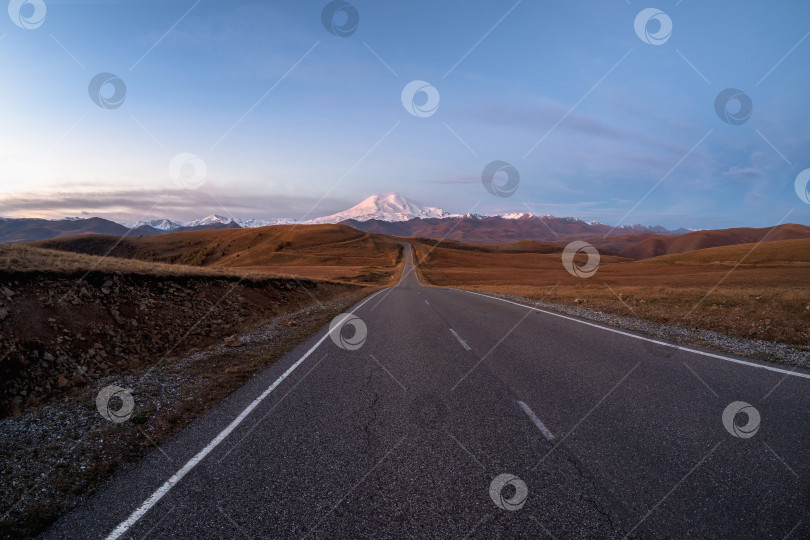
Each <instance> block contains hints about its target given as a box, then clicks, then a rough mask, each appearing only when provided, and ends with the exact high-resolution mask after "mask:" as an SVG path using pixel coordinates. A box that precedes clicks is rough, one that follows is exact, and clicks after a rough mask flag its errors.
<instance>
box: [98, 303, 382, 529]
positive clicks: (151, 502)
mask: <svg viewBox="0 0 810 540" xmlns="http://www.w3.org/2000/svg"><path fill="white" fill-rule="evenodd" d="M384 290H385V289H381V290H379V291H377V292H375V293H374V294H372V295H371V296H369V297H368V298H366V299H365V300H363V301H362V302H361V303H360V304H358V305H357V307H355V308H354V309H353V310H351V311H350V312H349V313H354V312H355V311H357V310H358V309H360V308H361V307H362V306H363V304H365V303H366V302H368V301H369V300H371V299H372V298H374V297H375V296H377V295H378V294H380V293H381V292H382V291H384ZM328 337H329V332H328V331H327V332H326V334H324V335H323V336H322V337H321V339H319V340H318V342H317V343H315V345H313V346H312V347H311V348H310V349H309V350H308V351H307V352H306V353H305V354H304V355H303V356H302V357H301V358H299V359H298V360H297V361H296V362H295V363H294V364H293V365H292V366H290V367H289V369H287V371H285V372H284V373H283V374H282V375H281V376H280V377H279V378H278V379H276V380H275V381H274V382H273V384H271V385H270V386H269V387H267V389H266V390H265V391H264V392H262V393H261V395H260V396H259V397H257V398H256V399H254V400H253V401H252V402H251V403H250V405H248V406H247V407H245V410H243V411H242V412H241V413H240V414H239V416H237V417H236V418H235V419H234V420H233V421H232V422H231V423H230V424H228V426H227V427H226V428H225V429H223V430H222V431H220V432H219V435H217V436H216V437H214V439H213V440H212V441H211V442H210V443H208V444H207V445H206V446H205V448H203V449H202V450H200V451H199V452H198V453H197V455H195V456H194V457H193V458H191V459H190V460H188V462H187V463H186V464H185V465H183V467H182V468H181V469H180V470H179V471H177V472H176V473H174V474H173V475H172V477H171V478H169V479H168V480H166V482H164V483H163V485H162V486H160V487H159V488H158V489H157V490H155V492H154V493H152V495H151V496H150V497H149V498H148V499H146V501H144V502H143V504H141V506H139V507H138V509H137V510H135V511H134V512H132V514H130V516H129V517H128V518H127V519H126V520H124V521H122V522H121V523H119V524H118V526H117V527H116V528H115V529H114V530H113V531H112V532H111V533H110V534H109V535H108V536H107V540H115V539H116V538H118V537H120V536H121V535H122V534H124V533H125V532H127V531H128V530H129V529H130V528H131V527H132V526H133V525H134V524H135V523H136V522H137V521H138V520H139V519H141V518H142V517H143V516H144V514H146V513H147V512H148V511H149V510H150V509H151V508H152V507H153V506H155V504H157V502H158V501H159V500H160V499H162V498H163V496H164V495H166V494H167V493H168V492H169V490H170V489H172V488H173V487H174V486H175V485H176V484H177V483H178V482H180V480H182V479H183V477H184V476H185V475H186V474H188V473H189V471H191V469H193V468H194V467H196V466H197V464H198V463H199V462H200V461H202V460H203V459H205V456H207V455H208V454H210V453H211V451H212V450H213V449H214V448H216V447H217V446H218V445H219V443H221V442H222V441H223V440H225V438H226V437H227V436H228V435H230V433H231V432H232V431H233V430H234V429H236V427H237V426H238V425H239V424H241V423H242V421H243V420H244V419H245V418H246V417H247V416H248V415H249V414H250V413H251V412H252V411H253V409H255V408H256V407H257V406H258V405H259V403H261V402H262V401H263V400H264V399H265V398H266V397H267V396H268V395H270V393H271V392H272V391H273V390H275V389H276V387H277V386H278V385H279V384H281V382H282V381H283V380H284V379H286V378H287V377H289V375H290V374H291V373H292V372H293V371H295V369H296V368H297V367H298V366H300V365H301V364H302V363H303V362H304V360H306V359H307V358H309V356H310V355H311V354H312V353H313V352H315V350H316V349H317V348H318V347H319V346H320V345H321V343H323V342H324V341H325V340H326V338H328Z"/></svg>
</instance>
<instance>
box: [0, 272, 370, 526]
mask: <svg viewBox="0 0 810 540" xmlns="http://www.w3.org/2000/svg"><path fill="white" fill-rule="evenodd" d="M80 277H81V275H80V274H79V275H62V274H57V273H49V272H25V273H3V274H0V310H2V311H0V314H4V315H3V316H2V317H0V318H1V319H2V320H0V347H2V349H0V350H2V354H1V355H0V356H2V360H0V378H1V379H0V380H1V381H2V382H0V389H1V390H2V391H1V393H0V403H1V404H2V418H0V471H2V476H3V483H2V487H0V537H3V538H12V537H13V538H20V537H28V536H31V535H35V534H37V533H38V532H40V531H42V530H44V528H45V527H47V525H48V524H50V523H52V522H53V520H55V519H56V518H58V517H59V516H60V515H62V514H63V513H65V512H67V511H68V510H69V509H70V508H72V507H74V506H75V505H76V504H78V503H79V502H80V501H81V500H83V499H84V498H85V497H87V496H89V495H90V494H92V493H93V491H94V490H95V488H96V486H98V485H99V483H100V482H102V481H103V480H105V479H106V478H109V477H110V476H111V475H112V474H114V472H115V470H116V468H117V467H118V466H120V465H122V464H125V463H127V462H133V461H135V460H137V459H138V458H140V457H141V456H143V455H144V454H145V453H146V452H147V451H148V450H149V449H150V448H151V447H152V446H156V445H158V444H159V443H160V442H161V441H163V440H165V439H167V438H168V437H170V436H172V435H173V434H175V433H177V432H178V431H180V430H181V429H182V428H183V427H185V426H186V425H187V424H188V423H189V422H190V421H191V420H193V419H194V418H196V417H198V416H199V415H200V414H202V413H203V412H205V411H206V410H208V409H209V408H210V407H211V406H213V405H214V404H216V403H218V402H219V401H220V400H221V399H222V398H224V397H225V396H227V395H228V394H230V393H231V392H232V391H233V390H235V389H236V388H238V387H239V386H241V385H242V384H244V382H245V381H246V380H247V379H248V378H250V377H251V376H253V375H254V374H256V373H257V372H258V371H260V370H261V369H263V368H265V367H267V366H268V365H270V364H271V363H272V362H273V361H274V360H275V359H277V358H278V357H279V356H281V355H282V354H284V353H285V352H287V351H289V350H291V349H292V348H293V347H294V346H295V345H296V344H298V343H300V342H301V341H302V340H304V339H305V338H306V337H307V336H309V335H311V334H312V333H313V332H315V331H316V330H317V329H318V328H319V327H320V326H322V325H323V324H326V323H328V322H329V320H331V318H332V317H334V316H335V315H337V314H338V313H340V312H341V311H343V310H344V309H346V308H347V307H348V306H351V305H352V304H354V303H355V302H357V301H358V300H359V299H361V298H362V297H364V296H366V295H367V294H369V293H370V292H373V291H374V290H376V289H375V288H365V287H360V286H355V285H347V284H337V283H329V282H323V281H311V280H305V279H304V280H298V279H295V278H251V279H244V280H242V279H240V278H238V277H234V276H224V277H219V276H153V275H140V274H127V273H116V272H108V273H93V274H91V275H89V276H88V277H87V278H86V279H84V280H83V281H82V282H81V283H79V284H78V285H77V280H78V279H79V278H80ZM108 385H117V386H120V387H122V388H125V389H127V390H128V391H129V392H130V393H131V394H132V396H133V397H134V402H135V409H134V411H133V415H132V417H131V418H130V419H129V420H128V421H126V422H123V423H114V422H111V421H109V420H105V419H104V418H103V417H102V416H101V415H100V414H99V412H98V410H97V409H96V403H95V399H96V396H97V395H98V393H99V391H100V390H101V389H102V388H104V387H106V386H108ZM116 399H117V398H116ZM111 406H112V407H113V408H115V407H117V406H120V403H118V404H116V403H112V402H111Z"/></svg>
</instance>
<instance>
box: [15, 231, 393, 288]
mask: <svg viewBox="0 0 810 540" xmlns="http://www.w3.org/2000/svg"><path fill="white" fill-rule="evenodd" d="M30 245H31V246H34V247H40V248H46V249H55V250H61V251H70V252H74V253H83V254H87V255H108V256H111V257H119V258H126V259H139V260H142V261H150V262H161V263H170V264H185V265H190V266H205V267H214V268H230V269H239V270H244V271H248V272H255V273H275V274H292V275H300V276H306V277H312V278H328V279H338V280H349V281H361V282H376V281H380V280H385V279H388V278H390V277H391V276H392V275H393V272H394V271H395V268H396V265H397V264H398V262H399V260H400V257H401V246H400V245H399V244H398V243H397V242H396V241H394V240H392V239H389V238H386V237H382V236H379V235H374V234H369V233H365V232H362V231H358V230H356V229H352V228H351V227H347V226H345V225H308V226H296V225H276V226H269V227H261V228H256V229H242V228H235V229H219V230H205V231H190V232H180V233H168V234H161V235H158V236H148V237H147V236H144V237H127V238H119V237H114V236H104V235H84V236H75V237H70V238H58V239H51V240H43V241H39V242H32V243H31V244H30Z"/></svg>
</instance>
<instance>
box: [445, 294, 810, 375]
mask: <svg viewBox="0 0 810 540" xmlns="http://www.w3.org/2000/svg"><path fill="white" fill-rule="evenodd" d="M444 288H446V289H452V290H454V291H461V292H465V293H470V294H474V295H476V296H483V297H484V298H489V299H490V300H500V301H501V302H506V303H507V304H513V305H515V306H520V307H524V308H529V309H533V310H534V311H539V312H540V313H545V314H546V315H553V316H555V317H559V318H561V319H567V320H569V321H574V322H577V323H580V324H585V325H588V326H592V327H594V328H599V329H600V330H607V331H608V332H613V333H614V334H621V335H622V336H627V337H631V338H634V339H640V340H642V341H648V342H650V343H655V344H656V345H661V346H663V347H671V348H673V349H678V350H679V351H685V352H690V353H693V354H699V355H701V356H708V357H709V358H717V359H719V360H725V361H726V362H732V363H734V364H742V365H744V366H749V367H754V368H759V369H766V370H768V371H774V372H776V373H783V374H785V375H793V376H794V377H801V378H803V379H810V374H808V373H800V372H797V371H789V370H787V369H781V368H777V367H772V366H766V365H762V364H755V363H754V362H748V361H746V360H738V359H736V358H729V357H728V356H721V355H719V354H712V353H709V352H704V351H699V350H697V349H690V348H689V347H681V346H680V345H673V344H672V343H667V342H665V341H658V340H655V339H651V338H647V337H643V336H637V335H635V334H631V333H629V332H622V331H621V330H616V329H615V328H608V327H607V326H601V325H598V324H594V323H592V322H588V321H583V320H580V319H576V318H574V317H568V316H567V315H561V314H559V313H554V312H553V311H546V310H545V309H540V308H536V307H534V306H527V305H526V304H521V303H519V302H512V301H511V300H506V299H504V298H498V297H497V296H489V295H488V294H481V293H477V292H473V291H467V290H464V289H456V288H454V287H444Z"/></svg>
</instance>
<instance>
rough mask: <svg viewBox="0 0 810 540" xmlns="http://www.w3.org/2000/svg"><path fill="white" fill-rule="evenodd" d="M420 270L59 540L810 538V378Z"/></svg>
mask: <svg viewBox="0 0 810 540" xmlns="http://www.w3.org/2000/svg"><path fill="white" fill-rule="evenodd" d="M405 259H406V269H405V271H404V272H403V277H402V279H401V280H400V282H399V284H398V285H397V286H395V287H392V288H389V289H384V290H382V291H379V292H377V293H375V294H373V295H371V296H370V297H367V298H366V299H365V300H363V301H362V302H360V303H359V304H357V305H356V306H355V307H354V308H353V310H352V317H342V318H341V319H339V320H338V322H343V323H344V324H343V326H344V328H343V331H342V333H341V332H340V328H338V329H337V330H335V331H334V332H333V335H332V336H330V334H329V328H323V329H321V330H320V331H319V332H318V333H316V334H315V335H313V336H311V337H310V338H309V339H308V340H306V341H305V342H304V343H302V344H301V345H300V346H298V347H297V348H296V349H294V350H293V351H292V352H291V353H289V354H287V355H285V356H284V357H283V358H281V359H280V360H279V361H277V362H276V363H275V364H274V365H273V366H271V367H270V368H269V369H267V370H266V371H264V372H262V373H261V374H260V375H258V376H256V377H255V378H253V379H252V380H251V381H250V382H249V383H247V384H246V385H245V386H244V387H242V388H241V389H240V390H238V391H237V392H235V393H234V394H232V395H231V396H230V397H228V398H227V399H226V400H224V401H223V402H222V403H220V404H219V405H217V406H216V407H215V408H213V409H212V410H211V411H209V412H208V413H207V414H205V415H204V416H202V417H201V418H199V419H197V420H196V421H194V422H192V423H191V425H190V426H189V427H188V428H186V429H185V430H184V431H183V432H181V433H180V434H179V435H178V436H176V437H174V438H173V439H171V440H170V441H167V442H166V443H164V444H163V445H161V447H160V449H159V450H155V451H152V452H151V453H150V454H149V455H147V456H146V457H145V458H144V459H143V460H141V461H140V462H139V463H137V464H136V465H133V466H130V467H125V468H123V470H122V472H120V473H119V474H118V475H117V476H116V477H115V478H114V479H113V480H112V481H110V482H109V483H108V484H107V485H105V486H104V487H103V488H102V489H100V490H99V492H98V493H97V494H96V495H95V496H93V497H92V498H91V499H90V500H88V501H87V502H86V503H85V504H83V505H82V506H80V507H79V508H77V509H76V510H74V511H73V512H72V513H70V514H69V515H67V516H65V517H64V518H63V519H61V520H60V521H58V522H57V523H56V524H55V525H54V526H52V527H51V528H50V529H49V530H48V531H47V532H46V533H45V535H44V536H45V537H47V538H79V537H81V538H144V537H148V538H408V537H415V538H465V537H468V538H510V537H511V538H583V537H590V538H624V537H630V538H688V537H692V538H751V539H762V538H775V539H781V538H785V537H790V538H808V537H810V503H808V498H809V497H810V493H809V492H808V489H809V488H810V468H809V467H808V463H810V422H808V418H810V378H808V374H807V373H806V372H802V371H796V372H791V370H789V369H782V368H780V367H779V366H777V365H775V364H764V363H758V362H756V361H753V360H746V359H741V358H737V357H726V356H725V355H722V354H716V353H710V352H709V353H708V354H707V352H708V351H699V350H695V351H690V350H683V349H678V348H674V347H671V346H666V345H663V344H656V343H652V342H650V341H645V340H644V339H641V338H640V337H639V336H635V335H632V334H630V333H625V332H621V331H616V330H615V329H612V328H603V327H601V326H599V325H596V324H592V323H589V322H585V321H579V320H576V319H572V318H568V317H563V316H560V315H555V314H551V313H547V312H544V311H541V310H538V309H533V308H529V307H526V306H523V305H520V304H519V303H512V302H509V301H505V300H502V299H497V298H492V297H489V296H487V295H483V294H476V293H471V292H466V291H460V290H455V289H448V288H438V287H430V286H425V285H423V284H421V283H420V282H419V280H418V279H417V276H416V275H415V273H414V272H413V264H412V262H411V255H410V249H409V248H407V253H406V257H405ZM354 317H356V318H354ZM350 327H351V328H350ZM353 331H354V334H353ZM332 337H334V338H335V339H331V338H332ZM341 337H342V339H341ZM739 360H744V362H742V363H741V362H739ZM738 402H739V403H738ZM724 412H725V416H726V421H725V422H724ZM735 413H737V414H735ZM728 419H730V421H729V420H728Z"/></svg>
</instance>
